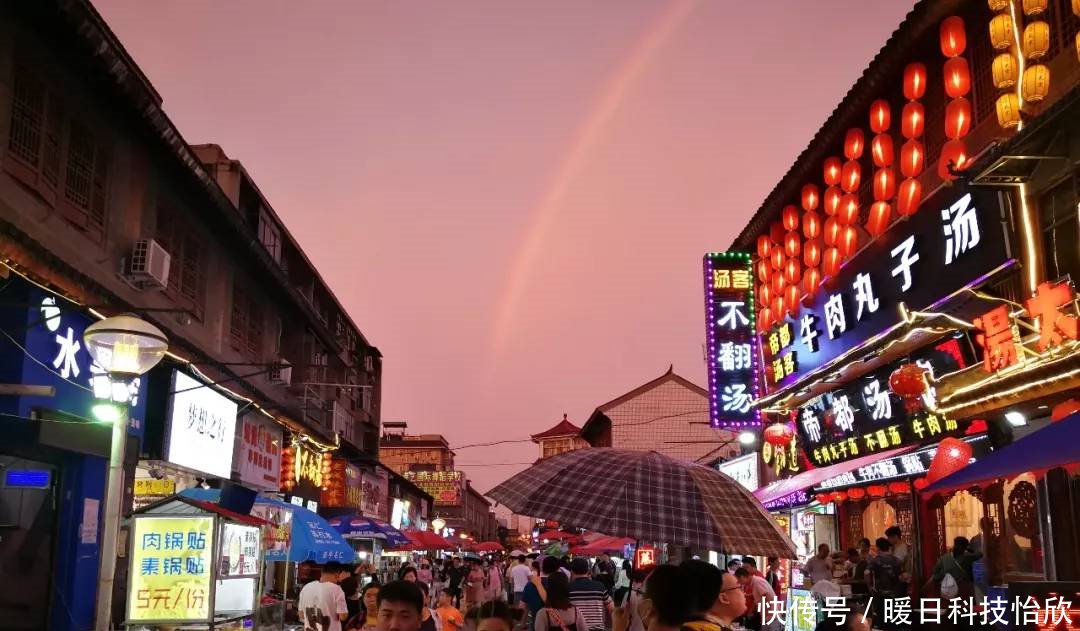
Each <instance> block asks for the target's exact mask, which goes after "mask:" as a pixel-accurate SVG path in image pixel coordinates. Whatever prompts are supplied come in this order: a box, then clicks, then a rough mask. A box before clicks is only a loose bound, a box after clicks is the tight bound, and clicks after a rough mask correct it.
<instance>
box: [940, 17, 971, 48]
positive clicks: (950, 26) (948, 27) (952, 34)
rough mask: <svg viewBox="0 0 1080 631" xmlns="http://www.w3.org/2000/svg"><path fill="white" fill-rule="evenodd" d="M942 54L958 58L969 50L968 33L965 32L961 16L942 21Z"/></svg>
mask: <svg viewBox="0 0 1080 631" xmlns="http://www.w3.org/2000/svg"><path fill="white" fill-rule="evenodd" d="M940 34H941V54H942V55H945V56H946V57H956V56H958V55H962V54H964V49H965V48H967V33H965V32H964V20H963V19H962V18H960V17H959V16H956V15H954V16H952V17H947V18H945V19H944V20H942V21H941V31H940Z"/></svg>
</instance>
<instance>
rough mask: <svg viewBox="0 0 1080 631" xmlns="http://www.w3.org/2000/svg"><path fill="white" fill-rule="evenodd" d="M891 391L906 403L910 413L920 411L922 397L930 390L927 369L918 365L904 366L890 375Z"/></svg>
mask: <svg viewBox="0 0 1080 631" xmlns="http://www.w3.org/2000/svg"><path fill="white" fill-rule="evenodd" d="M889 389H890V390H892V391H893V393H894V394H896V395H897V396H898V397H900V399H901V400H902V401H903V402H904V409H905V410H907V411H908V412H909V413H913V412H916V411H918V410H919V408H920V407H921V405H922V396H923V395H924V394H926V391H927V390H929V389H930V384H929V383H927V381H926V369H925V368H922V367H921V366H918V365H916V364H904V365H903V366H900V367H899V368H897V369H896V370H894V371H893V372H892V374H891V375H889Z"/></svg>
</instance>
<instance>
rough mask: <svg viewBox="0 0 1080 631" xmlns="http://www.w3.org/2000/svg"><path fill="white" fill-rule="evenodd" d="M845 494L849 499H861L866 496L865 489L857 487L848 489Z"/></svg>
mask: <svg viewBox="0 0 1080 631" xmlns="http://www.w3.org/2000/svg"><path fill="white" fill-rule="evenodd" d="M847 496H848V499H849V500H861V499H862V498H864V497H866V489H862V488H858V487H856V488H853V489H848V491H847Z"/></svg>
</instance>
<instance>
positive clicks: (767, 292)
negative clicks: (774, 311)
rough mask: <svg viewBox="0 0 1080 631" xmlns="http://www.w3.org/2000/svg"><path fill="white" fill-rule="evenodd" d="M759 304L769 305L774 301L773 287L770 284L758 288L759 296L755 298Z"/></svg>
mask: <svg viewBox="0 0 1080 631" xmlns="http://www.w3.org/2000/svg"><path fill="white" fill-rule="evenodd" d="M754 298H755V299H756V300H757V302H758V303H760V304H763V305H767V304H769V301H770V300H772V285H771V284H769V283H761V284H760V285H758V288H757V295H756V296H754Z"/></svg>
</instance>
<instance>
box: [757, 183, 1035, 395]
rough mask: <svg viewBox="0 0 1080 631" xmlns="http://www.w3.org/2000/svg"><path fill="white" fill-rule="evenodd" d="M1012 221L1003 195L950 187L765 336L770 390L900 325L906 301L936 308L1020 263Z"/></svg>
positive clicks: (913, 305) (922, 307)
mask: <svg viewBox="0 0 1080 631" xmlns="http://www.w3.org/2000/svg"><path fill="white" fill-rule="evenodd" d="M935 200H940V201H935ZM1008 225H1009V223H1008V221H1006V220H1005V219H1004V207H1003V205H1002V202H1001V194H1000V193H998V192H996V191H990V190H987V189H975V188H971V189H964V188H963V187H961V186H957V187H954V188H947V189H944V191H943V192H942V193H941V194H940V195H938V196H935V197H934V198H931V199H930V200H929V201H928V202H927V203H924V204H923V206H922V210H921V211H920V212H919V213H918V214H916V215H914V216H912V217H909V218H908V219H907V220H906V221H904V222H901V223H899V224H897V225H895V226H893V228H892V229H891V230H889V231H888V232H886V233H885V234H883V235H881V236H880V237H878V238H877V239H876V240H875V241H874V242H873V243H871V244H870V246H869V247H867V248H865V249H863V250H862V251H861V252H859V254H858V255H857V256H856V257H855V258H854V259H852V260H851V261H849V262H848V263H847V264H846V265H845V266H844V268H843V269H842V270H841V271H840V273H839V274H838V275H837V276H836V277H835V278H833V279H830V280H828V281H826V283H824V284H823V285H822V287H821V288H820V290H819V291H818V293H817V296H816V298H815V299H814V303H813V305H811V306H810V307H809V308H807V307H805V306H804V307H803V308H802V309H801V310H800V312H799V314H798V315H797V316H796V317H795V318H794V320H789V321H786V322H785V323H784V324H783V325H781V329H776V328H774V329H772V330H770V331H767V332H765V333H763V334H762V335H761V341H762V348H763V350H764V351H765V376H766V384H765V385H766V388H767V389H768V390H769V391H772V390H775V389H777V388H781V387H786V386H788V385H791V384H793V383H795V382H796V381H798V380H800V379H801V378H803V377H805V376H807V375H809V374H812V373H815V372H818V371H824V370H826V369H828V368H830V367H831V366H832V365H833V363H834V362H835V361H836V360H838V359H841V358H842V357H843V356H844V355H845V354H846V353H848V352H850V351H853V350H857V349H859V348H860V347H861V346H862V345H864V344H865V343H866V342H868V341H869V340H871V339H872V338H874V337H875V336H877V335H879V334H882V333H885V332H887V331H888V330H890V329H892V328H894V327H896V326H898V325H900V324H901V323H902V321H901V315H900V310H899V308H898V306H899V305H900V304H901V303H903V304H904V305H906V306H907V307H908V308H909V309H912V310H921V311H933V310H934V309H936V308H938V306H939V305H941V304H943V303H944V302H945V301H947V300H948V299H949V298H951V297H952V296H953V295H955V294H957V293H958V292H960V291H962V290H964V289H965V288H967V287H972V286H976V285H979V284H980V283H982V282H984V281H985V280H986V279H987V278H988V277H989V276H990V275H991V274H993V273H994V272H996V271H998V270H1000V269H1002V268H1004V267H1007V266H1009V265H1011V264H1013V263H1015V260H1014V259H1013V258H1012V256H1011V254H1010V246H1009V235H1008V233H1007V232H1006V230H1007V226H1008ZM954 315H956V314H954ZM965 315H968V314H965ZM970 315H975V314H970ZM784 326H786V327H790V330H789V337H790V338H791V339H792V340H794V341H793V342H792V343H790V344H788V345H786V346H783V345H782V344H781V343H780V342H781V337H780V335H779V333H780V330H782V328H783V327H784ZM774 333H776V334H777V335H776V339H775V341H776V344H772V341H773V335H774ZM774 349H775V350H774ZM789 358H790V359H789ZM789 367H790V370H789V369H788V368H789Z"/></svg>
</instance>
